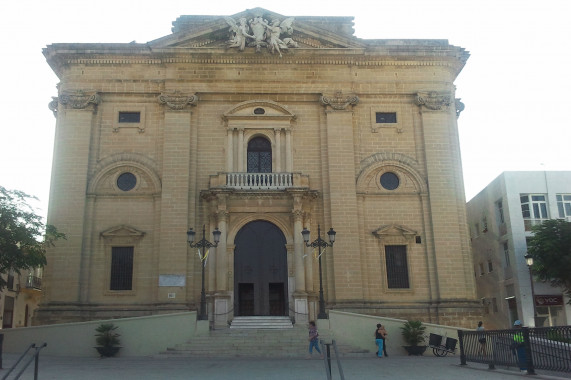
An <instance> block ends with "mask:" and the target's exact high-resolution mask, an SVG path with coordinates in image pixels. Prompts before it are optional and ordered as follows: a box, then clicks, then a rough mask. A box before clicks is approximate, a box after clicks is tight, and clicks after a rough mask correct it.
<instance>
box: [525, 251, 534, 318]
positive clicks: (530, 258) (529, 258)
mask: <svg viewBox="0 0 571 380" xmlns="http://www.w3.org/2000/svg"><path fill="white" fill-rule="evenodd" d="M524 258H525V263H526V264H527V268H528V269H529V282H530V283H531V303H532V305H533V325H534V327H537V325H536V324H537V318H536V317H537V312H536V311H535V290H534V286H533V274H532V269H531V267H532V266H533V256H531V255H530V254H529V253H528V254H527V255H525V256H524Z"/></svg>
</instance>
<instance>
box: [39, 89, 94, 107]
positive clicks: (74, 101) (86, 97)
mask: <svg viewBox="0 0 571 380" xmlns="http://www.w3.org/2000/svg"><path fill="white" fill-rule="evenodd" d="M57 100H58V102H59V104H63V105H64V106H66V107H67V108H72V109H85V108H87V106H89V105H90V104H94V105H97V104H99V103H101V98H100V97H99V94H97V93H96V92H84V91H82V90H78V91H75V92H64V93H63V94H61V95H60V96H59V97H58V98H57ZM52 103H53V101H52ZM52 103H50V104H52Z"/></svg>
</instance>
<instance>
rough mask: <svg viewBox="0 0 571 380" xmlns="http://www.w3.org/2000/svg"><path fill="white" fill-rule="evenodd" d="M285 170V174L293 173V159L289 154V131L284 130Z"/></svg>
mask: <svg viewBox="0 0 571 380" xmlns="http://www.w3.org/2000/svg"><path fill="white" fill-rule="evenodd" d="M285 133H286V169H285V171H286V172H287V173H291V172H292V171H293V157H292V154H291V130H289V129H286V131H285Z"/></svg>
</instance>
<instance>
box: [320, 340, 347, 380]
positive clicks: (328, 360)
mask: <svg viewBox="0 0 571 380" xmlns="http://www.w3.org/2000/svg"><path fill="white" fill-rule="evenodd" d="M320 343H321V349H322V350H323V351H324V353H325V355H323V362H324V364H325V375H326V376H327V380H331V348H330V346H331V345H333V350H334V351H335V360H336V361H337V369H338V370H339V376H341V380H345V375H344V373H343V367H341V361H340V360H339V350H337V342H335V339H333V340H331V343H323V341H321V342H320Z"/></svg>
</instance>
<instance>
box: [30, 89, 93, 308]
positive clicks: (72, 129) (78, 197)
mask: <svg viewBox="0 0 571 380" xmlns="http://www.w3.org/2000/svg"><path fill="white" fill-rule="evenodd" d="M56 101H57V104H58V106H57V107H56ZM100 102H101V100H100V97H99V95H98V94H97V93H95V92H83V91H73V92H62V94H61V95H60V96H59V97H58V98H57V99H56V98H54V100H53V101H52V102H51V103H50V107H51V108H52V110H54V114H56V115H57V125H56V135H55V140H54V144H55V146H54V155H53V163H52V177H51V188H50V201H49V213H48V220H47V222H48V223H49V224H53V225H55V226H57V228H58V230H59V231H60V232H63V233H65V234H66V236H67V239H66V240H60V241H58V243H57V246H56V247H52V248H49V249H48V252H47V259H48V263H49V264H48V265H47V266H46V267H45V269H44V285H45V287H44V291H45V294H44V297H45V298H44V302H46V306H48V307H49V304H51V303H58V304H60V305H62V306H63V305H66V304H67V305H70V304H76V303H77V302H78V301H80V300H83V301H86V300H87V292H88V289H87V288H86V287H88V286H89V283H88V280H89V279H88V274H89V262H90V255H91V252H90V251H89V249H88V248H89V247H85V246H84V240H83V236H84V233H85V221H86V208H87V200H86V192H87V179H88V177H89V176H88V169H89V161H90V158H91V156H92V152H91V150H90V143H91V139H92V128H93V126H94V123H95V120H94V118H95V115H96V111H97V105H98V104H99V103H100ZM81 178H83V179H84V180H83V181H78V179H81ZM56 284H57V286H56ZM38 317H39V318H38V319H41V318H42V316H41V309H40V314H39V315H38ZM48 318H49V317H48Z"/></svg>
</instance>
